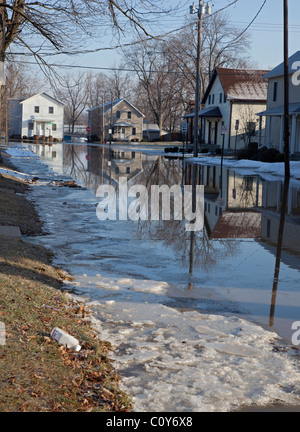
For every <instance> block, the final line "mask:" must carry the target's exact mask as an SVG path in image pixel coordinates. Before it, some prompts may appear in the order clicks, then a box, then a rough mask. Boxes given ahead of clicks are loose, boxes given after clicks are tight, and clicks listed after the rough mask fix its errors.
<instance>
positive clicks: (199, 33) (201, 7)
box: [190, 0, 211, 157]
mask: <svg viewBox="0 0 300 432" xmlns="http://www.w3.org/2000/svg"><path fill="white" fill-rule="evenodd" d="M195 13H196V6H195V3H193V5H192V6H190V14H195ZM205 13H206V14H207V15H210V14H211V6H209V4H207V5H206V7H205V5H204V3H203V0H199V8H198V24H197V67H196V91H195V118H194V157H197V156H198V141H199V104H200V74H201V45H202V30H203V17H204V14H205Z"/></svg>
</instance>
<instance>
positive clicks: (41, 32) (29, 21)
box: [0, 0, 176, 61]
mask: <svg viewBox="0 0 300 432" xmlns="http://www.w3.org/2000/svg"><path fill="white" fill-rule="evenodd" d="M175 7H176V6H175ZM166 9H167V8H162V6H161V2H160V1H158V0H140V1H139V2H136V1H135V0H84V1H82V0H72V1H63V0H48V1H47V2H39V1H31V0H5V1H0V61H4V58H5V53H6V51H7V50H8V48H9V47H10V45H11V44H17V45H21V46H22V47H24V48H26V49H27V50H29V52H31V53H32V54H34V55H35V56H36V57H38V58H39V59H40V60H41V59H42V55H43V54H44V53H46V52H47V50H49V49H53V48H54V50H55V51H57V52H62V51H63V50H67V52H72V53H76V52H78V51H79V50H83V49H87V48H86V40H87V39H86V37H88V38H89V39H91V38H93V37H97V39H98V40H99V38H100V37H101V36H102V35H103V34H104V33H102V34H101V33H100V30H101V29H103V32H105V31H106V30H107V26H110V27H111V28H112V29H114V30H115V31H116V32H119V33H124V32H125V31H126V28H127V26H128V24H130V25H131V26H133V27H134V28H135V29H136V30H137V31H138V32H143V33H144V35H146V36H150V34H149V32H148V31H147V30H146V25H147V21H148V20H149V19H150V18H151V17H153V16H154V15H155V13H161V12H162V11H163V10H164V12H168V11H167V10H166ZM99 23H101V26H100V27H99ZM35 36H37V37H36V38H35ZM83 36H85V38H83ZM35 42H39V43H37V44H35ZM34 45H36V48H34Z"/></svg>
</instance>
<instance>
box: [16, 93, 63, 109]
mask: <svg viewBox="0 0 300 432" xmlns="http://www.w3.org/2000/svg"><path fill="white" fill-rule="evenodd" d="M37 96H45V97H47V98H49V99H52V100H53V101H54V102H56V103H58V104H60V105H63V106H64V105H65V104H64V103H63V102H61V101H59V100H58V99H55V98H54V97H53V96H50V95H48V94H47V93H45V92H41V93H37V94H35V95H33V96H31V97H29V98H26V99H21V102H20V103H21V104H22V103H24V102H28V101H29V100H30V99H34V98H36V97H37Z"/></svg>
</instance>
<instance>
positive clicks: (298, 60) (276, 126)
mask: <svg viewBox="0 0 300 432" xmlns="http://www.w3.org/2000/svg"><path fill="white" fill-rule="evenodd" d="M299 66H300V51H297V52H296V53H295V54H293V55H292V56H291V57H290V58H289V114H290V153H291V155H294V154H296V153H300V81H299V70H298V69H299ZM264 78H265V79H266V80H267V81H268V97H267V107H266V108H267V109H266V110H264V111H262V112H259V113H258V115H259V116H260V117H261V118H265V119H266V136H265V140H264V142H263V144H264V145H265V146H266V147H268V148H272V147H274V148H276V149H277V150H279V151H281V152H283V148H284V64H283V63H281V64H280V65H278V66H277V67H275V68H274V69H272V70H271V71H270V72H269V73H267V74H266V75H265V76H264Z"/></svg>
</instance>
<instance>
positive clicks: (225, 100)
mask: <svg viewBox="0 0 300 432" xmlns="http://www.w3.org/2000/svg"><path fill="white" fill-rule="evenodd" d="M226 102H227V96H226V94H225V93H224V103H226Z"/></svg>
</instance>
